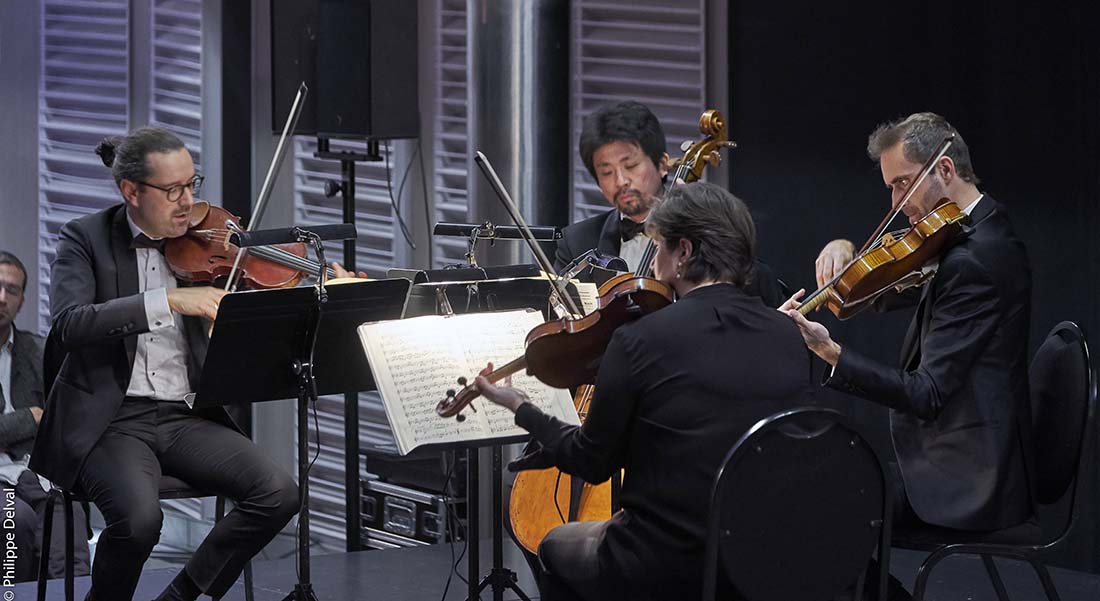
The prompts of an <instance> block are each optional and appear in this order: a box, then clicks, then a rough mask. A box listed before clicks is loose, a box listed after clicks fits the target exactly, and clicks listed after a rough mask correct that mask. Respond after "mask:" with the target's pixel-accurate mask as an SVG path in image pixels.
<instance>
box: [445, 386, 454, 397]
mask: <svg viewBox="0 0 1100 601" xmlns="http://www.w3.org/2000/svg"><path fill="white" fill-rule="evenodd" d="M447 398H448V399H453V398H455V389H454V388H448V389H447Z"/></svg>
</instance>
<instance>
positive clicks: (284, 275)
mask: <svg viewBox="0 0 1100 601" xmlns="http://www.w3.org/2000/svg"><path fill="white" fill-rule="evenodd" d="M240 231H243V230H242V228H241V218H240V217H238V216H236V215H233V214H232V213H230V212H229V211H227V210H225V209H223V208H221V207H216V206H213V205H211V204H210V203H208V202H206V201H201V200H200V201H196V202H195V204H194V206H192V207H191V226H190V227H189V228H188V229H187V233H186V234H184V235H183V236H180V237H178V238H172V239H170V240H168V242H167V243H166V244H165V246H164V258H165V259H167V260H168V264H169V265H170V266H171V267H172V271H173V272H175V274H176V277H178V278H180V279H181V280H184V281H186V282H190V283H209V282H213V281H214V280H215V279H216V278H219V277H225V276H228V275H229V274H230V272H231V271H232V268H233V263H234V262H235V261H236V259H237V254H238V253H239V252H240V251H241V249H240V248H239V247H237V245H235V244H233V243H232V241H231V238H232V235H233V234H234V233H236V232H240ZM325 269H326V270H327V272H328V275H329V277H335V275H336V274H335V272H334V271H333V269H332V268H331V267H326V268H325ZM319 270H320V265H319V264H318V263H317V262H315V261H310V260H309V259H307V258H306V246H305V244H303V243H293V244H279V245H276V246H253V247H250V248H249V249H248V252H247V253H246V254H245V256H244V258H243V259H242V260H241V264H240V265H239V266H238V271H239V272H240V273H239V276H240V278H241V281H243V282H244V283H245V284H246V285H247V286H248V287H250V288H287V287H291V286H296V285H297V284H298V282H299V281H300V280H301V279H302V277H303V276H304V275H309V274H316V273H318V272H319Z"/></svg>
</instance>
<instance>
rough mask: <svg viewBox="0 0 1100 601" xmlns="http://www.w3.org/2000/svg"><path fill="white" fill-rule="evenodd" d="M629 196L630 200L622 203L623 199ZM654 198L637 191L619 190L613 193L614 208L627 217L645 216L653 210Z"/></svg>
mask: <svg viewBox="0 0 1100 601" xmlns="http://www.w3.org/2000/svg"><path fill="white" fill-rule="evenodd" d="M627 195H631V196H632V198H630V199H629V200H626V201H625V202H624V200H623V197H624V196H627ZM654 198H655V197H654V196H652V195H646V194H643V193H642V192H641V191H639V190H634V189H628V190H620V191H619V192H616V193H615V206H616V207H617V208H618V209H619V212H621V213H622V214H623V215H626V216H627V217H637V216H639V215H645V214H646V213H648V212H649V210H650V209H651V208H653V201H654Z"/></svg>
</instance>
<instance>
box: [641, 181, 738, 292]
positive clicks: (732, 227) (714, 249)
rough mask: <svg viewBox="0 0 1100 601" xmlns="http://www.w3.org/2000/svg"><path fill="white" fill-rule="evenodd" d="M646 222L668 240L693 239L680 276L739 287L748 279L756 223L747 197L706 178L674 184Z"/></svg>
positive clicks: (666, 241)
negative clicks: (737, 195)
mask: <svg viewBox="0 0 1100 601" xmlns="http://www.w3.org/2000/svg"><path fill="white" fill-rule="evenodd" d="M646 227H647V230H649V232H650V233H653V234H656V235H658V236H660V237H661V238H664V243H665V244H667V245H670V246H676V245H677V244H679V243H680V240H682V239H687V240H690V241H691V246H692V249H691V257H689V258H688V260H687V261H686V262H685V263H684V266H683V270H682V271H681V277H683V278H684V279H686V280H688V281H690V282H701V281H703V280H706V279H713V280H718V281H724V282H732V283H733V284H735V285H737V286H739V287H741V288H744V287H745V286H746V285H747V284H749V283H750V282H751V281H752V274H753V265H754V261H755V256H754V255H755V251H754V247H755V246H756V226H755V225H754V224H753V221H752V215H751V214H750V213H749V208H748V207H747V206H745V203H744V202H742V201H741V199H739V198H737V197H736V196H734V195H733V194H730V193H729V192H728V191H726V190H725V189H723V188H721V187H719V186H716V185H714V184H708V183H706V182H693V183H690V184H680V185H676V186H673V187H672V190H671V191H670V192H669V193H668V196H667V197H666V198H665V200H664V202H662V203H661V204H659V205H658V206H657V208H656V209H654V210H653V212H652V213H651V214H650V215H649V219H648V221H647V225H646Z"/></svg>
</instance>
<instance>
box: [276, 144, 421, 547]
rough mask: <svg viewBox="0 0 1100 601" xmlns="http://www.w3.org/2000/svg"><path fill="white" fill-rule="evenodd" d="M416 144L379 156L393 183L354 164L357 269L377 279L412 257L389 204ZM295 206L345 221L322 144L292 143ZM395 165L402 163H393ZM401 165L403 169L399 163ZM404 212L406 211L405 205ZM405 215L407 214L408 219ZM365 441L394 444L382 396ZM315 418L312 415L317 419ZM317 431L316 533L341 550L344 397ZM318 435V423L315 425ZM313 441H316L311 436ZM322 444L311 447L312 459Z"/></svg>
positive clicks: (305, 220) (329, 401)
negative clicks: (329, 190) (328, 189)
mask: <svg viewBox="0 0 1100 601" xmlns="http://www.w3.org/2000/svg"><path fill="white" fill-rule="evenodd" d="M410 144H412V143H410V142H405V141H397V142H390V143H389V145H388V148H387V145H385V144H383V146H382V148H381V153H382V155H383V157H385V156H387V155H388V157H389V159H390V164H389V174H388V177H389V180H390V183H389V185H388V186H387V169H386V162H385V161H376V162H361V163H356V165H355V201H356V202H355V224H356V229H358V231H359V238H358V240H357V241H356V258H355V260H356V267H357V268H358V269H359V270H362V271H366V272H367V273H368V274H370V275H371V276H372V277H383V276H384V275H385V273H386V270H388V269H390V268H391V267H394V266H397V265H401V264H403V259H404V257H405V256H407V253H406V251H405V249H406V246H405V241H404V239H403V238H402V236H401V231H400V228H399V226H398V224H397V220H396V218H395V217H394V211H393V206H392V205H391V203H390V190H391V189H392V191H393V194H394V198H395V201H396V200H397V199H396V196H397V193H398V186H399V179H400V178H401V175H402V174H403V172H404V168H405V166H406V164H407V160H408V157H409V156H410V154H411V153H409V152H407V149H408V148H409V147H410ZM293 149H294V198H295V201H294V204H295V216H294V219H295V223H297V224H298V225H318V224H329V223H342V222H343V199H342V197H341V195H340V194H337V195H335V196H333V197H331V198H329V197H326V196H325V194H324V183H325V181H326V180H335V181H337V182H339V181H340V180H341V174H340V162H339V161H336V160H332V159H319V158H316V157H315V156H314V152H316V150H317V140H316V138H311V137H306V136H296V137H295V139H294V146H293ZM329 149H330V151H333V152H338V151H342V150H347V151H352V152H358V153H365V152H366V143H365V142H363V141H352V140H331V141H330V148H329ZM395 163H396V164H395ZM398 164H399V165H400V167H399V168H398V166H397V165H398ZM411 184H412V182H411V181H410V182H406V184H405V191H404V194H403V196H408V193H409V189H410V186H411ZM399 207H401V208H402V210H404V211H407V207H405V206H404V205H402V204H399ZM406 214H407V213H406ZM325 258H326V260H328V261H339V262H343V246H342V244H340V243H332V244H327V245H326V247H325ZM359 417H360V419H359V439H360V446H361V447H364V448H366V447H371V446H379V445H390V446H392V445H393V442H392V440H393V436H392V435H391V434H390V431H389V424H388V422H387V421H386V416H385V411H384V410H383V409H382V404H381V401H380V400H379V399H378V397H377V395H376V394H373V393H363V394H361V395H360V400H359ZM312 419H313V416H312V415H311V416H310V420H311V421H312ZM317 422H318V423H317V425H318V428H319V430H320V438H319V441H320V454H319V456H318V458H317V461H316V463H314V465H313V468H312V469H311V470H310V474H309V486H310V520H311V521H310V528H311V534H312V538H313V540H314V541H315V542H316V543H318V544H319V545H320V546H321V547H320V548H322V549H324V548H327V549H332V550H343V549H344V541H345V539H346V528H347V526H346V513H345V510H346V499H345V484H344V397H343V396H331V397H323V398H321V399H320V401H319V402H318V404H317ZM309 425H310V429H311V430H312V429H313V424H312V423H311V424H309ZM310 439H311V441H312V440H313V435H312V434H311V435H310ZM315 452H316V446H314V444H311V445H310V458H311V459H312V458H313V455H314V453H315Z"/></svg>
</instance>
